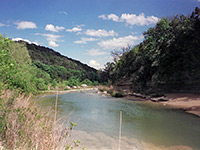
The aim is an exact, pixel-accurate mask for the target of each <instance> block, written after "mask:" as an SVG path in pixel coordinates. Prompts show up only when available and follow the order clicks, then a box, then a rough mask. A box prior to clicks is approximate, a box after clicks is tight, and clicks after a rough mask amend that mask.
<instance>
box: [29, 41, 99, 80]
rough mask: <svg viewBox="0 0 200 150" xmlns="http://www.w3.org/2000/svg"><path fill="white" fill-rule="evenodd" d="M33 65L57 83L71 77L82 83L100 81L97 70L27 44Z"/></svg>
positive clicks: (45, 49) (56, 53)
mask: <svg viewBox="0 0 200 150" xmlns="http://www.w3.org/2000/svg"><path fill="white" fill-rule="evenodd" d="M26 47H27V49H28V51H29V55H30V56H31V59H32V60H33V63H34V64H35V65H36V66H37V67H38V68H40V69H42V70H43V71H45V72H47V73H48V74H49V75H50V76H51V78H52V79H55V80H57V81H64V80H68V79H69V78H70V77H73V76H75V77H77V78H80V80H81V81H83V80H85V79H89V80H91V81H99V76H98V74H97V70H95V69H94V68H91V67H89V66H87V65H85V64H82V63H81V62H79V61H76V60H73V59H71V58H68V57H65V56H63V55H61V54H60V53H58V52H55V51H54V50H52V49H49V48H46V47H41V46H37V45H34V44H28V43H26Z"/></svg>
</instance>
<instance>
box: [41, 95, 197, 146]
mask: <svg viewBox="0 0 200 150" xmlns="http://www.w3.org/2000/svg"><path fill="white" fill-rule="evenodd" d="M58 98H59V100H58V108H59V117H64V116H67V115H68V114H70V113H72V112H73V113H72V114H71V116H70V117H67V118H65V122H66V125H68V123H69V122H71V121H72V122H75V123H77V124H78V126H77V127H76V130H79V131H84V132H86V133H87V134H90V135H91V134H95V133H103V134H105V135H106V136H108V137H110V138H113V139H117V137H118V134H119V112H120V110H122V111H123V120H122V121H123V123H122V136H123V138H124V139H126V138H127V139H137V140H139V141H144V142H147V143H153V144H154V145H159V146H160V145H164V146H174V145H187V146H191V147H193V148H194V149H200V142H199V139H200V119H199V118H197V117H193V116H191V115H189V114H186V113H184V112H182V111H177V110H173V109H167V108H164V107H163V106H159V105H155V104H150V103H146V102H134V101H129V100H124V99H115V98H111V97H103V96H101V95H98V94H96V93H93V92H76V93H68V94H63V95H59V97H58ZM40 104H41V105H42V106H45V107H52V108H54V105H55V96H54V95H50V96H46V97H43V98H42V99H41V101H40ZM127 142H128V143H131V141H127Z"/></svg>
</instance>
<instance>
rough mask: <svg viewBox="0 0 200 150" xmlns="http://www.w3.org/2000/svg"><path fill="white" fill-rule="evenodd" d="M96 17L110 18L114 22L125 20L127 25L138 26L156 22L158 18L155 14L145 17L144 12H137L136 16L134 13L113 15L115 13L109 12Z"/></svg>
mask: <svg viewBox="0 0 200 150" xmlns="http://www.w3.org/2000/svg"><path fill="white" fill-rule="evenodd" d="M98 18H102V19H103V20H112V21H115V22H125V23H126V24H127V25H131V26H133V25H138V26H144V25H150V24H156V23H157V22H158V21H159V20H160V19H159V18H157V17H155V16H147V17H145V14H144V13H141V14H139V15H138V16H137V15H136V14H126V13H124V14H122V15H121V17H119V16H117V15H115V14H109V15H107V16H106V15H100V16H99V17H98Z"/></svg>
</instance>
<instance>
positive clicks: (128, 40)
mask: <svg viewBox="0 0 200 150" xmlns="http://www.w3.org/2000/svg"><path fill="white" fill-rule="evenodd" d="M142 39H143V36H132V35H129V36H124V37H119V38H113V39H110V40H104V41H100V42H98V45H99V46H101V47H102V48H104V49H108V50H113V49H119V48H122V47H126V46H127V45H134V44H136V42H137V41H139V40H142Z"/></svg>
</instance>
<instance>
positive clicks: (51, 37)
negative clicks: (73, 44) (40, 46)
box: [35, 33, 62, 47]
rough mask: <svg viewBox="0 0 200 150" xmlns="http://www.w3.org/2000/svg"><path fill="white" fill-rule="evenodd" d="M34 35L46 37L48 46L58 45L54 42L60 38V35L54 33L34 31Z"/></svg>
mask: <svg viewBox="0 0 200 150" xmlns="http://www.w3.org/2000/svg"><path fill="white" fill-rule="evenodd" d="M35 35H41V36H44V37H46V38H47V41H48V44H49V46H52V47H58V46H59V45H58V44H57V43H56V41H58V39H59V38H61V37H62V36H61V35H56V34H46V33H36V34H35Z"/></svg>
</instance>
